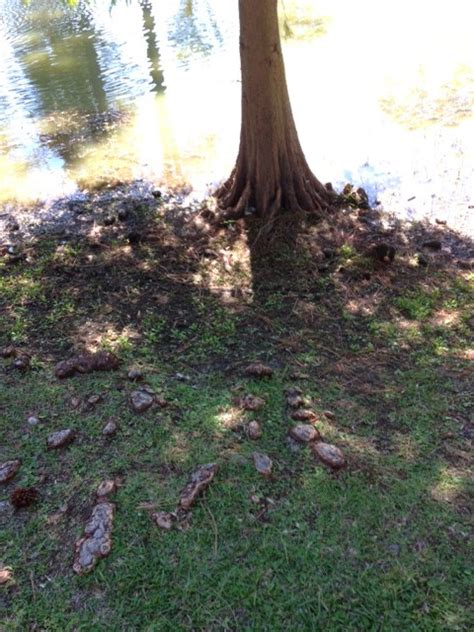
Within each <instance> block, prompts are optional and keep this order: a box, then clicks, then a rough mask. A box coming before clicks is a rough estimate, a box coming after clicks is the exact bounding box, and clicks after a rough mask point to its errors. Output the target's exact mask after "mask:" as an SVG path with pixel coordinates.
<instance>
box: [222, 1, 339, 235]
mask: <svg viewBox="0 0 474 632" xmlns="http://www.w3.org/2000/svg"><path fill="white" fill-rule="evenodd" d="M239 17H240V59H241V72H242V124H241V132H240V147H239V154H238V157H237V162H236V165H235V167H234V169H233V171H232V173H231V175H230V177H229V179H228V180H227V181H226V182H225V183H224V184H223V185H222V186H221V187H220V189H218V191H217V192H216V198H217V203H218V205H219V207H220V209H221V211H222V214H223V216H224V217H235V218H236V217H241V216H242V215H243V214H244V213H245V211H246V210H247V209H248V208H249V207H253V208H255V211H256V214H257V215H258V216H261V217H262V218H263V219H264V220H265V221H269V222H270V223H271V222H272V221H273V219H274V218H275V215H276V214H277V213H278V212H279V211H280V210H281V209H285V210H289V211H297V212H302V211H303V212H317V211H321V210H325V209H327V208H328V207H329V206H330V201H331V195H330V193H329V192H328V191H327V189H326V188H325V187H324V185H323V184H321V182H319V181H318V180H317V178H316V177H315V176H314V175H313V173H312V172H311V170H310V168H309V167H308V164H307V162H306V159H305V157H304V154H303V150H302V149H301V145H300V142H299V140H298V134H297V131H296V126H295V122H294V119H293V114H292V111H291V105H290V99H289V96H288V88H287V84H286V76H285V67H284V63H283V56H282V50H281V41H280V32H279V27H278V10H277V0H239Z"/></svg>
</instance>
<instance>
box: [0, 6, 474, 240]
mask: <svg viewBox="0 0 474 632" xmlns="http://www.w3.org/2000/svg"><path fill="white" fill-rule="evenodd" d="M315 5H317V6H315ZM382 5H383V6H382ZM472 12H473V10H472V9H471V8H470V5H469V3H467V2H465V1H464V0H452V2H450V4H449V7H448V6H447V4H445V3H444V2H440V3H431V2H428V0H418V2H417V3H416V5H413V3H411V2H408V0H397V2H395V1H393V2H385V3H380V2H376V1H375V0H359V2H357V3H354V2H351V1H349V0H320V1H319V2H318V3H313V2H309V0H298V1H297V0H285V2H284V11H282V12H281V18H282V29H283V32H284V34H285V35H286V37H285V43H284V53H285V58H286V63H287V74H288V80H289V86H290V94H291V96H292V102H293V107H294V112H295V118H296V120H297V125H298V129H299V131H300V136H301V141H302V145H303V147H304V149H305V152H306V154H307V157H308V160H309V162H310V164H311V166H312V168H313V169H314V171H315V173H316V174H317V175H318V177H319V178H320V179H322V180H325V181H329V180H331V181H332V182H333V183H335V184H337V183H340V182H343V181H347V180H352V181H354V182H355V183H357V184H362V185H363V186H365V187H366V188H367V189H368V190H369V192H370V193H371V197H372V199H373V200H375V199H376V198H377V199H379V200H381V201H382V202H383V203H384V205H385V206H386V207H388V208H390V209H392V210H395V211H397V212H399V213H400V214H405V215H411V216H414V217H417V216H421V215H429V216H438V217H443V216H446V215H447V214H449V213H451V214H452V213H453V211H455V212H456V214H457V217H458V220H459V221H458V223H459V225H461V224H462V226H463V228H464V229H467V228H468V225H469V210H468V207H469V205H471V204H472V196H473V190H474V128H473V125H474V120H473V116H472V112H473V104H474V45H473V40H472V37H471V33H470V24H471V19H470V18H472V17H474V16H471V13H472ZM427 16H429V19H427ZM237 18H238V16H237V2H234V1H232V2H231V1H230V0H229V1H228V2H222V0H142V1H139V0H115V2H113V3H108V2H105V1H104V0H79V2H78V3H77V5H76V6H75V7H74V8H67V6H66V3H65V2H63V0H30V2H29V5H28V6H27V7H25V6H24V3H23V2H22V0H0V38H1V40H0V117H1V123H0V175H1V178H2V180H1V185H0V200H1V199H2V198H3V199H6V198H9V197H16V198H19V199H22V198H28V197H35V196H41V197H47V196H48V195H56V194H59V193H63V192H68V191H71V190H73V188H74V187H75V186H77V185H79V186H81V187H84V186H91V185H94V184H100V183H101V182H103V181H106V180H107V179H109V178H112V179H122V180H123V179H127V178H136V177H146V178H152V179H155V180H156V181H159V180H160V179H162V178H165V179H167V181H168V182H170V181H171V182H175V183H178V182H191V183H192V185H193V186H194V188H195V190H196V192H197V193H196V194H199V193H202V192H203V191H204V190H205V189H206V187H208V186H209V185H210V184H212V183H215V182H217V181H218V180H219V179H221V178H222V177H224V176H225V175H227V173H228V171H229V170H230V168H231V167H232V164H233V161H234V158H235V154H236V151H237V143H238V132H239V117H240V83H239V81H240V77H239V59H238V19H237ZM401 34H403V44H402V45H401V40H400V36H401Z"/></svg>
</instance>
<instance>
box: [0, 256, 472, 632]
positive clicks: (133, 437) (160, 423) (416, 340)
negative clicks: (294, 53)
mask: <svg viewBox="0 0 474 632" xmlns="http://www.w3.org/2000/svg"><path fill="white" fill-rule="evenodd" d="M39 248H40V247H39ZM48 248H49V250H48ZM48 248H46V250H45V251H43V254H40V255H38V256H37V259H36V263H35V265H30V266H27V265H25V266H23V265H20V266H18V267H16V268H14V269H13V268H10V269H8V270H6V269H5V270H4V271H5V272H6V274H5V276H4V278H3V280H2V284H3V285H2V288H7V290H8V291H7V295H6V297H7V299H6V302H5V304H8V309H6V310H5V311H4V316H3V319H2V321H1V324H0V341H1V342H3V343H7V342H9V341H10V340H13V341H14V342H16V343H18V342H22V343H23V344H24V345H25V346H27V345H28V346H29V347H30V349H32V350H33V353H34V354H35V355H34V359H33V360H34V361H33V368H32V369H31V370H30V371H29V372H27V373H26V374H18V373H15V372H10V371H4V372H3V373H2V375H1V378H2V389H1V393H0V406H1V409H0V433H1V437H2V443H1V446H0V461H3V460H6V459H9V458H16V457H19V458H21V459H22V462H23V463H22V467H21V470H20V472H19V474H18V475H17V477H16V478H15V479H14V481H12V482H11V483H9V484H8V485H7V486H3V488H2V489H0V501H4V500H8V496H9V493H10V491H11V490H12V489H13V488H14V487H15V486H18V485H25V486H28V485H33V486H35V487H37V488H38V489H39V491H40V499H39V501H38V503H37V504H36V505H34V506H32V507H31V508H29V509H23V510H20V511H19V512H17V513H16V514H14V515H13V514H11V513H9V511H8V510H5V512H3V513H0V519H1V520H2V521H3V524H2V530H1V531H0V561H1V562H2V563H3V564H5V565H6V566H10V567H11V568H12V569H13V581H12V582H10V584H9V585H8V586H3V587H2V588H1V590H2V592H1V593H0V606H1V607H2V608H3V612H2V613H1V620H2V625H3V627H1V626H0V628H1V629H2V630H3V629H5V630H12V631H13V630H14V631H16V630H18V631H23V630H29V629H38V630H45V631H47V632H50V631H51V632H54V631H56V630H58V631H59V630H84V631H86V630H87V631H89V630H114V631H115V630H124V631H125V630H126V631H127V632H128V631H131V630H137V631H142V630H144V631H155V630H159V631H162V630H163V631H168V630H169V631H170V632H171V631H174V630H229V631H230V630H249V631H250V630H251V631H253V630H256V631H264V630H269V631H273V630H291V631H293V630H308V631H313V630H323V629H327V630H331V631H333V630H334V631H339V630H340V631H341V632H342V631H344V632H345V631H347V630H354V631H359V630H364V631H365V630H374V631H376V630H377V631H378V630H383V631H384V632H391V631H398V630H407V631H408V630H409V631H411V630H413V631H419V630H421V631H425V630H426V631H427V632H433V631H439V632H441V631H443V632H444V631H445V630H466V631H467V630H469V629H472V623H473V621H472V618H471V614H470V600H469V586H470V585H471V584H472V573H471V568H472V565H471V564H470V563H469V549H468V534H469V501H470V498H471V497H472V489H470V486H469V461H468V451H467V440H466V438H465V435H464V428H465V426H466V425H467V423H468V421H469V415H470V413H471V406H472V402H471V393H470V388H469V374H468V368H469V367H468V363H467V361H466V360H465V359H463V357H464V356H463V354H464V353H465V352H466V350H468V349H469V348H470V346H471V344H472V337H471V335H470V333H471V330H470V325H469V319H470V317H471V315H472V302H471V301H472V296H471V293H470V290H469V288H468V285H467V283H466V281H465V280H461V279H460V278H459V277H458V276H456V275H451V274H446V273H444V272H443V271H440V272H439V275H438V273H431V274H432V275H434V276H432V277H431V278H430V279H429V280H430V281H431V284H432V286H431V287H428V286H427V279H426V277H425V276H423V275H424V272H423V271H417V272H416V273H413V276H412V277H409V278H407V279H405V278H404V277H403V275H404V274H405V273H406V272H405V271H404V270H403V269H400V275H401V276H402V277H403V278H404V281H403V283H404V284H405V285H404V286H403V288H402V291H399V289H398V288H395V290H393V289H392V288H389V289H387V287H386V286H383V285H382V283H381V281H380V282H379V278H380V279H382V280H383V276H380V277H377V276H376V275H377V273H376V272H374V273H373V274H374V275H375V280H374V281H371V283H373V286H369V287H368V288H367V287H362V286H360V287H358V288H356V290H354V288H353V286H352V287H351V288H350V291H351V292H352V295H355V293H356V292H359V294H357V295H356V298H366V297H367V296H368V293H369V292H370V291H373V292H374V295H376V297H377V300H378V302H377V303H375V302H374V305H376V307H375V308H374V309H373V311H372V313H371V314H369V315H367V314H364V313H357V312H355V311H354V309H353V308H352V307H351V306H350V305H349V303H348V301H347V296H348V287H349V285H348V286H344V287H341V288H339V287H338V286H337V285H336V283H340V281H338V279H340V277H337V274H338V273H337V271H335V272H334V276H332V277H330V278H331V279H334V284H333V285H331V283H330V282H325V283H323V281H322V280H317V282H314V280H313V276H312V275H313V271H312V269H311V266H309V267H308V260H309V258H308V257H307V256H306V257H304V258H303V259H302V261H303V262H304V263H302V264H301V266H302V268H301V270H300V273H301V274H300V276H299V278H298V283H299V284H300V286H301V287H302V288H303V289H304V288H305V284H306V283H307V286H308V287H309V288H310V290H311V291H313V288H315V289H314V292H315V294H314V296H315V297H316V298H312V295H311V294H310V291H305V292H303V291H302V292H299V290H298V293H295V292H294V291H292V292H291V291H290V292H288V291H286V290H285V289H284V287H285V286H284V284H282V288H283V289H280V290H279V289H278V288H277V289H276V290H275V292H271V293H266V294H265V293H264V292H262V294H261V295H260V296H259V295H258V293H257V292H256V296H255V298H254V301H253V303H249V304H247V305H243V306H240V309H235V308H234V307H233V306H232V305H230V306H229V305H228V304H226V303H225V302H220V301H219V299H218V298H217V297H216V296H215V295H211V293H206V292H204V291H203V289H202V288H199V287H195V286H192V285H191V284H189V285H188V286H186V287H184V286H183V285H182V284H181V285H176V286H174V285H173V284H169V285H168V286H166V288H165V290H163V288H162V286H161V285H160V283H161V284H162V283H163V277H162V271H161V269H160V268H159V267H158V266H157V267H156V271H155V272H153V274H154V275H155V276H152V277H151V278H150V279H149V280H148V281H143V278H142V277H141V276H140V273H139V272H136V271H135V269H134V267H133V266H130V264H129V263H128V264H126V265H124V266H121V265H120V264H117V265H116V266H115V269H114V268H106V267H104V272H103V274H101V275H98V276H93V277H92V276H91V277H85V280H84V279H82V281H81V283H79V282H78V281H77V279H76V278H75V277H72V276H69V277H67V279H69V280H67V281H66V283H68V284H69V291H68V292H65V291H64V286H63V285H62V284H61V283H62V281H61V279H62V277H61V276H59V277H58V275H57V270H55V269H53V272H51V269H50V266H51V265H53V263H54V261H55V256H56V255H54V254H53V253H54V249H51V248H50V247H48ZM40 252H41V250H40ZM346 254H347V256H349V255H350V256H352V255H353V253H352V251H351V253H349V252H348V253H346ZM66 255H67V261H68V263H66V264H64V265H65V266H66V271H67V266H68V265H72V266H74V265H76V263H77V261H79V263H80V261H81V260H80V257H81V256H82V255H81V249H71V250H69V251H68V252H67V253H66ZM178 255H179V253H178ZM140 256H142V257H145V255H144V254H143V252H142V254H141V255H140ZM146 257H147V258H148V259H149V263H150V269H152V270H153V265H154V264H155V263H157V262H159V263H160V264H163V255H162V253H161V254H160V253H159V252H156V253H153V249H151V248H150V250H149V251H147V254H146ZM153 257H156V259H153ZM78 258H79V260H78ZM180 261H181V260H180V259H179V256H178V263H176V261H175V260H174V263H173V273H174V272H175V270H176V267H179V265H180ZM36 264H37V265H38V268H36V267H35V266H36ZM163 265H164V264H163ZM400 265H401V264H400ZM104 266H105V264H104ZM303 266H304V268H303ZM38 269H40V270H41V277H42V286H41V287H42V292H44V293H47V296H48V297H49V298H48V300H47V301H46V302H45V301H44V300H43V298H42V292H39V290H38V289H37V288H36V285H35V283H36V280H37V279H38V278H39V272H38ZM191 272H193V270H191ZM306 273H307V274H308V277H306V276H305V274H306ZM80 274H86V272H84V271H80ZM150 274H151V273H150ZM383 274H385V272H384V271H382V272H381V273H380V275H383ZM406 274H408V273H406ZM115 275H117V276H115ZM117 278H118V279H119V281H120V284H115V282H116V279H117ZM71 279H73V280H71ZM307 279H309V280H307ZM27 280H28V282H27ZM291 280H293V278H292V279H291ZM140 283H141V285H140ZM226 283H227V281H226ZM323 285H324V292H320V289H321V287H322V286H323ZM433 286H438V287H440V288H442V289H440V290H436V289H433ZM32 288H35V289H32ZM137 288H139V289H137ZM157 288H158V290H159V291H160V292H161V293H162V294H163V293H164V292H165V291H166V294H167V296H168V298H169V300H170V304H169V305H168V306H167V307H166V308H164V307H163V302H161V303H160V302H155V299H154V294H153V292H155V291H158V290H157ZM371 288H372V289H371ZM381 288H383V295H382V299H383V300H381V292H382V290H381ZM52 297H53V298H52ZM301 297H303V298H304V300H305V301H306V304H310V303H311V304H312V305H313V306H314V308H315V313H316V316H314V315H311V317H308V316H306V315H305V314H306V312H305V313H303V312H300V311H299V309H298V306H297V305H296V299H298V300H299V299H301ZM139 301H141V302H139ZM349 307H351V310H352V311H349ZM440 309H446V310H453V311H454V310H455V311H456V313H457V318H456V320H455V321H453V322H446V323H444V324H436V323H434V322H431V321H430V320H429V319H430V318H432V317H434V316H435V315H436V314H437V312H438V310H440ZM180 310H181V312H183V314H184V316H183V314H180ZM308 313H309V312H308ZM311 313H312V312H311ZM400 315H401V316H402V317H403V318H408V319H409V321H410V325H411V326H412V327H411V328H410V327H408V328H406V327H405V326H404V323H403V322H402V321H401V320H400V318H399V316H400ZM262 318H263V320H262ZM84 319H86V320H85V321H84ZM308 319H309V320H308ZM84 322H86V324H87V327H84ZM94 326H97V327H98V328H99V329H100V328H101V329H100V331H109V330H113V331H114V332H115V334H116V335H115V337H114V338H113V339H112V338H111V339H110V340H109V339H107V338H104V343H105V344H110V346H112V347H113V348H114V349H116V350H117V352H118V353H119V355H120V356H121V359H122V367H121V368H120V369H119V370H118V371H116V372H110V373H102V374H100V373H98V374H91V375H79V376H76V377H74V378H71V379H68V380H64V381H58V380H57V379H56V378H55V377H54V375H53V359H59V358H61V357H65V356H67V355H68V354H69V353H70V350H68V351H67V352H65V351H64V348H68V347H67V343H69V344H71V343H72V344H76V343H77V340H76V336H77V335H78V333H77V332H84V331H85V334H84V333H82V334H81V335H86V334H88V333H91V329H93V327H94ZM99 326H100V327H99ZM135 330H136V331H135ZM127 332H132V333H133V335H132V333H127ZM290 339H291V340H290ZM255 358H257V359H263V360H265V361H267V362H270V363H271V364H272V366H273V367H274V368H275V373H274V376H273V377H272V378H271V379H270V380H265V381H255V380H250V379H246V378H243V377H242V372H241V367H242V366H245V364H246V363H247V362H250V361H251V360H253V359H255ZM1 362H2V365H3V367H2V368H7V367H8V363H9V361H8V360H2V361H1ZM131 365H140V366H141V367H142V368H143V370H144V373H145V377H146V382H147V383H148V384H149V385H150V386H151V387H152V388H153V389H154V390H155V392H156V393H158V394H160V395H162V396H164V397H165V398H166V399H167V400H168V401H169V403H170V404H169V406H168V407H167V408H164V409H159V408H157V407H154V408H152V409H150V410H149V411H147V412H146V413H144V414H142V415H137V414H134V413H133V412H132V411H131V409H130V407H129V404H128V398H129V395H130V393H131V391H132V390H134V389H135V388H136V385H135V384H132V383H130V382H129V381H128V380H127V378H126V372H127V367H128V366H131ZM295 371H297V372H298V374H299V375H300V377H299V378H298V379H296V381H295V377H294V373H295ZM178 372H179V373H182V374H184V375H185V376H186V377H187V378H188V379H187V380H185V381H182V380H181V379H179V378H177V376H176V374H177V373H178ZM295 384H297V385H299V386H300V387H301V388H302V389H303V391H304V393H305V395H307V396H308V397H311V399H312V402H313V404H312V406H313V408H314V409H315V410H316V411H317V412H319V413H320V417H321V421H320V423H319V428H320V430H321V433H322V434H323V436H324V437H325V439H326V440H327V441H329V442H331V443H334V444H335V445H338V446H339V447H341V449H342V450H343V451H344V453H345V455H346V457H347V461H348V464H347V467H346V468H345V469H343V470H342V471H340V472H339V473H332V472H330V471H329V470H328V469H326V468H325V467H323V466H322V465H321V464H319V463H317V462H316V461H315V459H314V457H313V456H312V454H311V452H310V451H309V450H308V449H307V448H301V449H298V450H294V449H293V448H292V446H290V445H289V444H288V442H287V439H286V435H287V431H288V427H289V423H290V421H289V419H288V416H287V414H286V411H285V394H284V392H285V389H286V388H288V387H290V386H293V385H295ZM95 393H102V394H103V400H102V401H101V402H99V403H98V404H97V406H96V407H95V408H94V409H93V410H91V411H83V410H81V409H76V410H73V409H72V408H71V406H70V400H71V398H72V397H79V398H81V400H82V401H84V400H85V399H86V398H87V397H88V396H89V395H91V394H95ZM243 393H253V394H255V395H259V396H262V397H264V398H265V400H266V405H265V407H264V409H263V410H262V411H259V412H258V413H244V412H242V411H239V409H238V407H237V406H236V404H235V401H234V400H235V398H236V397H237V396H238V395H239V394H243ZM325 409H330V410H332V411H333V412H334V413H335V415H336V417H335V419H334V420H330V419H328V418H326V417H324V415H323V414H322V411H323V410H325ZM31 413H35V414H39V415H40V416H41V418H42V420H43V421H42V423H41V424H40V425H39V426H35V427H29V426H28V425H27V423H26V419H27V416H28V415H29V414H31ZM111 416H114V417H115V418H116V419H117V420H118V423H119V431H118V433H117V435H116V436H115V437H114V438H113V439H111V440H105V439H104V438H103V437H102V434H101V432H102V428H103V426H104V425H105V423H106V421H107V420H108V419H109V417H111ZM251 419H257V420H258V421H259V422H260V423H261V425H262V428H263V436H262V438H261V439H260V440H259V441H257V442H252V441H250V440H249V439H248V438H247V437H246V434H245V430H244V425H245V424H246V423H247V422H248V421H250V420H251ZM66 427H72V428H74V429H75V430H76V431H77V433H78V436H77V440H76V441H75V442H74V443H73V444H72V445H71V446H70V447H68V448H65V449H62V450H59V451H48V450H46V449H45V441H46V437H47V436H48V434H49V433H50V432H52V431H54V430H58V429H61V428H66ZM254 450H259V451H262V452H265V453H266V454H268V455H269V456H270V457H271V458H272V459H273V461H274V475H273V477H272V478H271V479H269V480H267V479H264V478H262V477H260V476H259V475H258V474H257V472H256V471H255V469H254V466H253V462H252V452H253V451H254ZM214 461H215V462H218V463H219V465H220V470H219V472H218V475H217V477H216V479H215V480H214V481H213V483H212V484H211V486H210V487H209V489H208V490H207V492H206V493H205V494H204V496H203V497H202V498H201V499H200V500H199V502H198V503H197V504H196V505H195V507H194V508H193V510H192V516H191V518H190V521H189V526H188V528H186V529H184V530H182V531H178V530H174V531H171V532H163V531H160V530H159V529H158V527H156V526H155V525H154V523H153V522H152V520H151V518H150V516H149V513H148V512H147V511H146V510H144V509H140V504H142V503H154V504H155V506H156V508H157V509H161V510H165V511H169V510H173V509H174V508H175V507H176V504H177V499H178V497H179V493H180V490H181V489H182V488H183V486H184V485H185V483H186V481H187V479H188V476H189V474H190V473H191V472H192V471H193V470H194V469H195V468H196V467H197V465H199V464H202V463H208V462H214ZM110 477H120V479H121V480H122V484H121V486H120V488H119V490H118V491H117V493H116V495H115V497H114V502H116V515H115V521H114V530H113V547H112V551H111V554H110V555H109V556H108V557H107V558H105V559H103V560H101V561H100V562H99V563H98V565H97V567H96V568H95V569H94V571H93V572H92V573H91V574H90V575H88V576H85V577H78V576H76V575H75V574H74V573H73V571H72V556H73V545H74V542H75V540H76V539H77V538H78V537H79V536H80V535H81V533H82V531H83V527H84V524H85V522H86V521H87V519H88V517H89V515H90V513H91V510H92V507H93V504H94V490H95V488H96V487H97V485H98V483H99V482H100V481H101V480H103V479H104V478H110ZM55 516H56V518H55ZM52 518H54V519H52Z"/></svg>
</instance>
